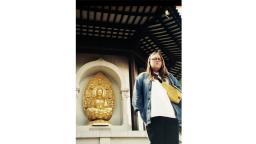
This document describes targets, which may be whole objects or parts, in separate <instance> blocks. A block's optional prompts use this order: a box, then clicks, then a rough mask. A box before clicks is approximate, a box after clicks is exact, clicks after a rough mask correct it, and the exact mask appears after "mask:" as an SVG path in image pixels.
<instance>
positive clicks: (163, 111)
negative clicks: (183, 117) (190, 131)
mask: <svg viewBox="0 0 256 144" xmlns="http://www.w3.org/2000/svg"><path fill="white" fill-rule="evenodd" d="M156 116H164V117H170V118H176V117H175V112H174V109H173V107H172V104H171V102H170V99H169V97H168V95H167V92H166V90H165V89H164V88H163V87H162V85H161V83H160V82H159V81H158V80H153V81H152V89H151V117H156Z"/></svg>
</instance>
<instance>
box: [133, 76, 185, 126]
mask: <svg viewBox="0 0 256 144" xmlns="http://www.w3.org/2000/svg"><path fill="white" fill-rule="evenodd" d="M168 78H169V81H170V84H171V85H172V86H174V87H175V88H177V89H178V90H180V91H181V85H180V83H179V81H178V80H177V79H176V78H175V77H174V76H173V75H172V74H171V73H169V75H168ZM151 87H152V81H151V80H150V79H149V78H148V73H146V72H143V73H141V74H139V75H138V76H137V78H136V81H135V84H134V89H133V98H132V106H133V108H134V111H135V112H137V111H139V112H140V115H141V118H142V120H143V121H144V123H145V124H146V125H148V124H150V123H151V121H150V116H151ZM172 106H173V108H174V111H175V115H176V118H177V119H178V121H179V124H181V102H180V104H179V105H177V104H175V103H173V102H172Z"/></svg>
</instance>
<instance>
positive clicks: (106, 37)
mask: <svg viewBox="0 0 256 144" xmlns="http://www.w3.org/2000/svg"><path fill="white" fill-rule="evenodd" d="M180 9H181V7H180V6H179V7H177V6H175V5H170V6H169V5H135V4H134V5H121V4H119V5H84V4H83V3H82V2H79V1H77V6H76V89H77V93H76V94H77V95H76V141H77V144H147V143H149V141H148V138H147V133H146V131H145V126H144V124H143V122H142V120H141V118H140V116H139V114H138V113H135V112H134V111H133V108H132V105H131V100H132V91H133V85H134V81H135V78H136V76H137V75H138V74H139V73H141V72H143V71H145V68H146V63H147V57H148V56H149V54H150V53H151V52H153V51H156V50H160V51H161V54H162V55H163V58H164V60H165V62H166V66H167V68H168V71H169V72H171V73H172V74H173V75H174V76H175V77H176V78H177V79H178V80H179V81H180V82H181V78H182V75H181V15H180V13H179V11H178V10H180Z"/></svg>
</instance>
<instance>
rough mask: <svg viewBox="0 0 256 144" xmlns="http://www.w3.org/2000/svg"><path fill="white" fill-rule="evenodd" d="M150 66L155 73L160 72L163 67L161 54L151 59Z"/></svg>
mask: <svg viewBox="0 0 256 144" xmlns="http://www.w3.org/2000/svg"><path fill="white" fill-rule="evenodd" d="M150 66H151V68H152V70H153V71H154V72H158V71H159V70H160V68H161V66H162V59H161V57H160V55H159V54H155V55H152V56H151V57H150Z"/></svg>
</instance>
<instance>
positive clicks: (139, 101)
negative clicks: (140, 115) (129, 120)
mask: <svg viewBox="0 0 256 144" xmlns="http://www.w3.org/2000/svg"><path fill="white" fill-rule="evenodd" d="M142 82H143V80H142V75H139V76H138V77H137V78H136V81H135V84H134V88H133V98H132V106H133V108H134V111H135V112H137V111H141V110H142V109H143V83H142Z"/></svg>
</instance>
